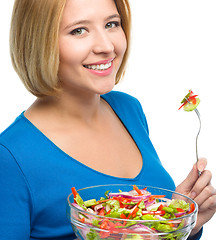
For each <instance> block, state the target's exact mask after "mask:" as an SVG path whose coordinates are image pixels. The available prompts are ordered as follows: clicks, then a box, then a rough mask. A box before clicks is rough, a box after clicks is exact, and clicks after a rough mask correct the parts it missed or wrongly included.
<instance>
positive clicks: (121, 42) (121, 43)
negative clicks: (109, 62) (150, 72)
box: [115, 31, 127, 58]
mask: <svg viewBox="0 0 216 240" xmlns="http://www.w3.org/2000/svg"><path fill="white" fill-rule="evenodd" d="M115 42H116V43H115V49H116V53H117V54H118V55H119V56H120V57H121V58H123V56H124V54H125V52H126V50H127V40H126V36H125V34H124V32H123V31H122V33H121V34H119V36H118V37H116V38H115Z"/></svg>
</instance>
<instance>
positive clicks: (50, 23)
mask: <svg viewBox="0 0 216 240" xmlns="http://www.w3.org/2000/svg"><path fill="white" fill-rule="evenodd" d="M66 1H67V0H15V3H14V9H13V14H12V20H11V29H10V53H11V59H12V63H13V66H14V69H15V71H16V72H17V74H18V75H19V77H20V78H21V80H22V81H23V83H24V85H25V87H26V88H27V89H28V90H29V91H30V92H31V93H32V94H34V95H35V96H37V97H43V96H49V95H55V94H56V93H57V92H58V91H59V90H60V86H59V79H58V70H59V26H60V22H61V18H62V13H63V10H64V7H65V4H66ZM114 1H115V4H116V7H117V10H118V12H119V14H120V16H121V18H122V28H123V30H124V32H125V35H126V39H127V43H128V46H127V50H126V52H125V55H124V58H123V61H122V64H121V66H120V68H119V71H118V73H117V75H116V84H117V83H118V82H119V80H120V79H121V78H122V76H123V75H124V72H125V67H126V62H127V59H128V52H129V42H130V25H131V15H130V7H129V3H128V0H114Z"/></svg>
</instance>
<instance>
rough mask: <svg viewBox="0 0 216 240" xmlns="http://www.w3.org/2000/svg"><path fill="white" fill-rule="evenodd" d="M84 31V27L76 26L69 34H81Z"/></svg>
mask: <svg viewBox="0 0 216 240" xmlns="http://www.w3.org/2000/svg"><path fill="white" fill-rule="evenodd" d="M85 32H86V29H85V28H76V29H74V30H73V31H71V32H70V34H71V35H82V34H84V33H85Z"/></svg>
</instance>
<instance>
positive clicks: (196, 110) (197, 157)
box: [185, 97, 201, 176]
mask: <svg viewBox="0 0 216 240" xmlns="http://www.w3.org/2000/svg"><path fill="white" fill-rule="evenodd" d="M185 99H186V101H187V102H188V103H189V104H191V102H190V101H189V100H188V99H187V98H186V97H185ZM194 111H195V113H196V115H197V117H198V119H199V131H198V133H197V136H196V162H197V163H198V160H199V156H198V137H199V134H200V131H201V118H200V113H199V111H198V109H197V108H195V109H194ZM198 174H199V176H200V175H201V172H200V171H199V170H198Z"/></svg>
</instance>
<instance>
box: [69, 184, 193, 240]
mask: <svg viewBox="0 0 216 240" xmlns="http://www.w3.org/2000/svg"><path fill="white" fill-rule="evenodd" d="M72 193H73V197H74V203H72V205H73V206H74V207H75V208H77V209H80V210H82V211H80V212H79V213H78V215H77V216H76V217H75V218H76V220H78V221H79V222H80V223H81V224H82V223H83V224H85V225H86V226H88V227H89V228H90V230H88V231H86V233H85V236H83V239H87V240H98V239H109V240H114V239H115V240H117V239H118V240H123V239H124V240H127V239H161V240H162V239H170V240H175V239H176V240H177V239H182V238H181V237H182V235H181V234H183V235H184V233H183V232H182V233H181V232H179V233H178V234H177V235H176V234H173V233H172V232H174V231H176V230H179V229H182V228H184V227H185V225H186V223H185V220H184V218H179V217H183V216H185V215H188V214H190V213H192V212H193V211H194V210H195V205H194V203H191V204H189V203H187V202H186V201H184V200H182V199H172V200H171V199H168V198H166V196H165V195H152V194H151V193H150V192H149V191H148V190H147V188H144V189H139V188H138V187H137V186H136V185H133V189H132V190H130V191H128V192H122V191H121V190H119V192H110V191H109V190H108V191H107V192H105V194H104V197H101V198H100V199H99V200H96V199H89V200H87V201H83V199H82V198H81V196H80V195H79V193H78V192H77V191H76V189H75V188H74V187H73V188H72ZM84 211H85V212H88V213H90V214H85V212H84ZM94 215H95V217H94ZM175 219H176V220H175ZM129 220H130V221H129ZM152 220H153V221H152ZM171 220H172V221H171ZM173 220H174V221H173ZM91 227H92V228H91ZM89 228H88V229H89ZM95 229H99V231H96V230H95ZM100 230H101V231H100ZM119 233H123V235H122V236H121V237H119V235H120V234H119ZM155 233H167V234H165V235H166V236H165V235H163V234H161V236H160V237H157V236H156V238H155V237H153V238H151V237H150V238H149V237H148V236H151V235H152V236H153V235H154V234H155ZM143 234H147V235H148V236H147V238H145V237H144V238H143V236H142V235H143Z"/></svg>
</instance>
